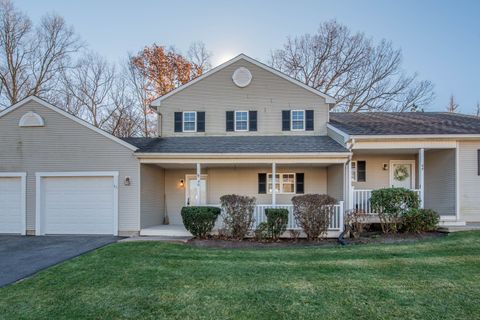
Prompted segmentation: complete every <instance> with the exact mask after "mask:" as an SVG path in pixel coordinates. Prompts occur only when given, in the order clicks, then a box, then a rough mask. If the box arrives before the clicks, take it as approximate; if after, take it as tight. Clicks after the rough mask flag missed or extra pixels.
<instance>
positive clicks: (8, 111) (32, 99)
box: [0, 96, 138, 151]
mask: <svg viewBox="0 0 480 320" xmlns="http://www.w3.org/2000/svg"><path fill="white" fill-rule="evenodd" d="M30 101H35V102H37V103H39V104H41V105H42V106H44V107H47V108H49V109H51V110H53V111H55V112H57V113H59V114H61V115H62V116H65V117H67V118H69V119H70V120H73V121H75V122H77V123H79V124H81V125H82V126H84V127H87V128H89V129H91V130H93V131H95V132H97V133H99V134H101V135H102V136H104V137H106V138H108V139H110V140H113V141H115V142H117V143H119V144H121V145H122V146H124V147H127V148H128V149H130V150H132V151H135V150H137V149H138V148H137V147H135V146H133V145H131V144H130V143H128V142H125V141H123V140H122V139H119V138H117V137H115V136H113V135H111V134H110V133H108V132H105V131H103V130H102V129H99V128H97V127H95V126H93V125H91V124H90V123H88V122H86V121H84V120H82V119H80V118H78V117H76V116H74V115H71V114H70V113H68V112H66V111H64V110H62V109H60V108H58V107H56V106H54V105H52V104H50V103H48V102H46V101H44V100H42V99H40V98H38V97H36V96H29V97H26V98H25V99H23V100H21V101H19V102H17V103H16V104H14V105H13V106H11V107H8V108H7V109H5V110H3V111H2V112H0V118H1V117H3V116H5V115H6V114H8V113H10V112H12V111H14V110H16V109H18V108H19V107H21V106H23V105H24V104H26V103H28V102H30Z"/></svg>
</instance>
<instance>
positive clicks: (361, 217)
mask: <svg viewBox="0 0 480 320" xmlns="http://www.w3.org/2000/svg"><path fill="white" fill-rule="evenodd" d="M366 218H367V214H366V213H365V212H364V211H362V210H350V211H348V212H347V213H346V214H345V226H347V227H348V228H349V229H350V234H351V235H352V236H353V237H354V238H355V239H356V238H359V237H360V235H361V234H362V233H363V231H364V230H365V229H366V228H367V227H368V225H367V224H366V223H365V222H366Z"/></svg>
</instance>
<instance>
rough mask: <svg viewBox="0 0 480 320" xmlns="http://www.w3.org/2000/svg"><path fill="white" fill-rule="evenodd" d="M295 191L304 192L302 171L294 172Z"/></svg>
mask: <svg viewBox="0 0 480 320" xmlns="http://www.w3.org/2000/svg"><path fill="white" fill-rule="evenodd" d="M295 180H296V181H295V183H296V186H295V192H296V193H305V174H304V173H296V174H295Z"/></svg>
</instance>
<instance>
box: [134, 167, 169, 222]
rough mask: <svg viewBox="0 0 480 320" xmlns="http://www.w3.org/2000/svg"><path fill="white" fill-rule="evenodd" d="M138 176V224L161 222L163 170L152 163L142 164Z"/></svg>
mask: <svg viewBox="0 0 480 320" xmlns="http://www.w3.org/2000/svg"><path fill="white" fill-rule="evenodd" d="M140 176H141V186H140V188H141V189H140V190H141V192H140V217H141V219H140V226H141V227H142V228H145V227H149V226H155V225H159V224H162V223H163V218H164V215H165V187H164V186H165V183H164V182H165V170H164V169H163V168H161V167H159V166H156V165H153V164H142V165H141V166H140Z"/></svg>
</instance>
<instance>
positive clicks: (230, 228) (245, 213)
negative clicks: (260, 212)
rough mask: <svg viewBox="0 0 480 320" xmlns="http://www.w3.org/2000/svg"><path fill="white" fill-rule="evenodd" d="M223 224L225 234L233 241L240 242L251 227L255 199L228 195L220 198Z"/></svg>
mask: <svg viewBox="0 0 480 320" xmlns="http://www.w3.org/2000/svg"><path fill="white" fill-rule="evenodd" d="M220 202H221V203H222V209H223V211H222V218H223V224H224V226H225V229H226V231H227V233H228V234H229V235H230V236H231V237H232V238H234V239H237V240H242V239H243V238H245V236H246V235H247V232H248V231H249V230H250V229H251V228H252V225H253V222H254V220H253V211H254V210H255V202H256V199H255V197H248V196H239V195H237V194H228V195H224V196H222V197H220Z"/></svg>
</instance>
